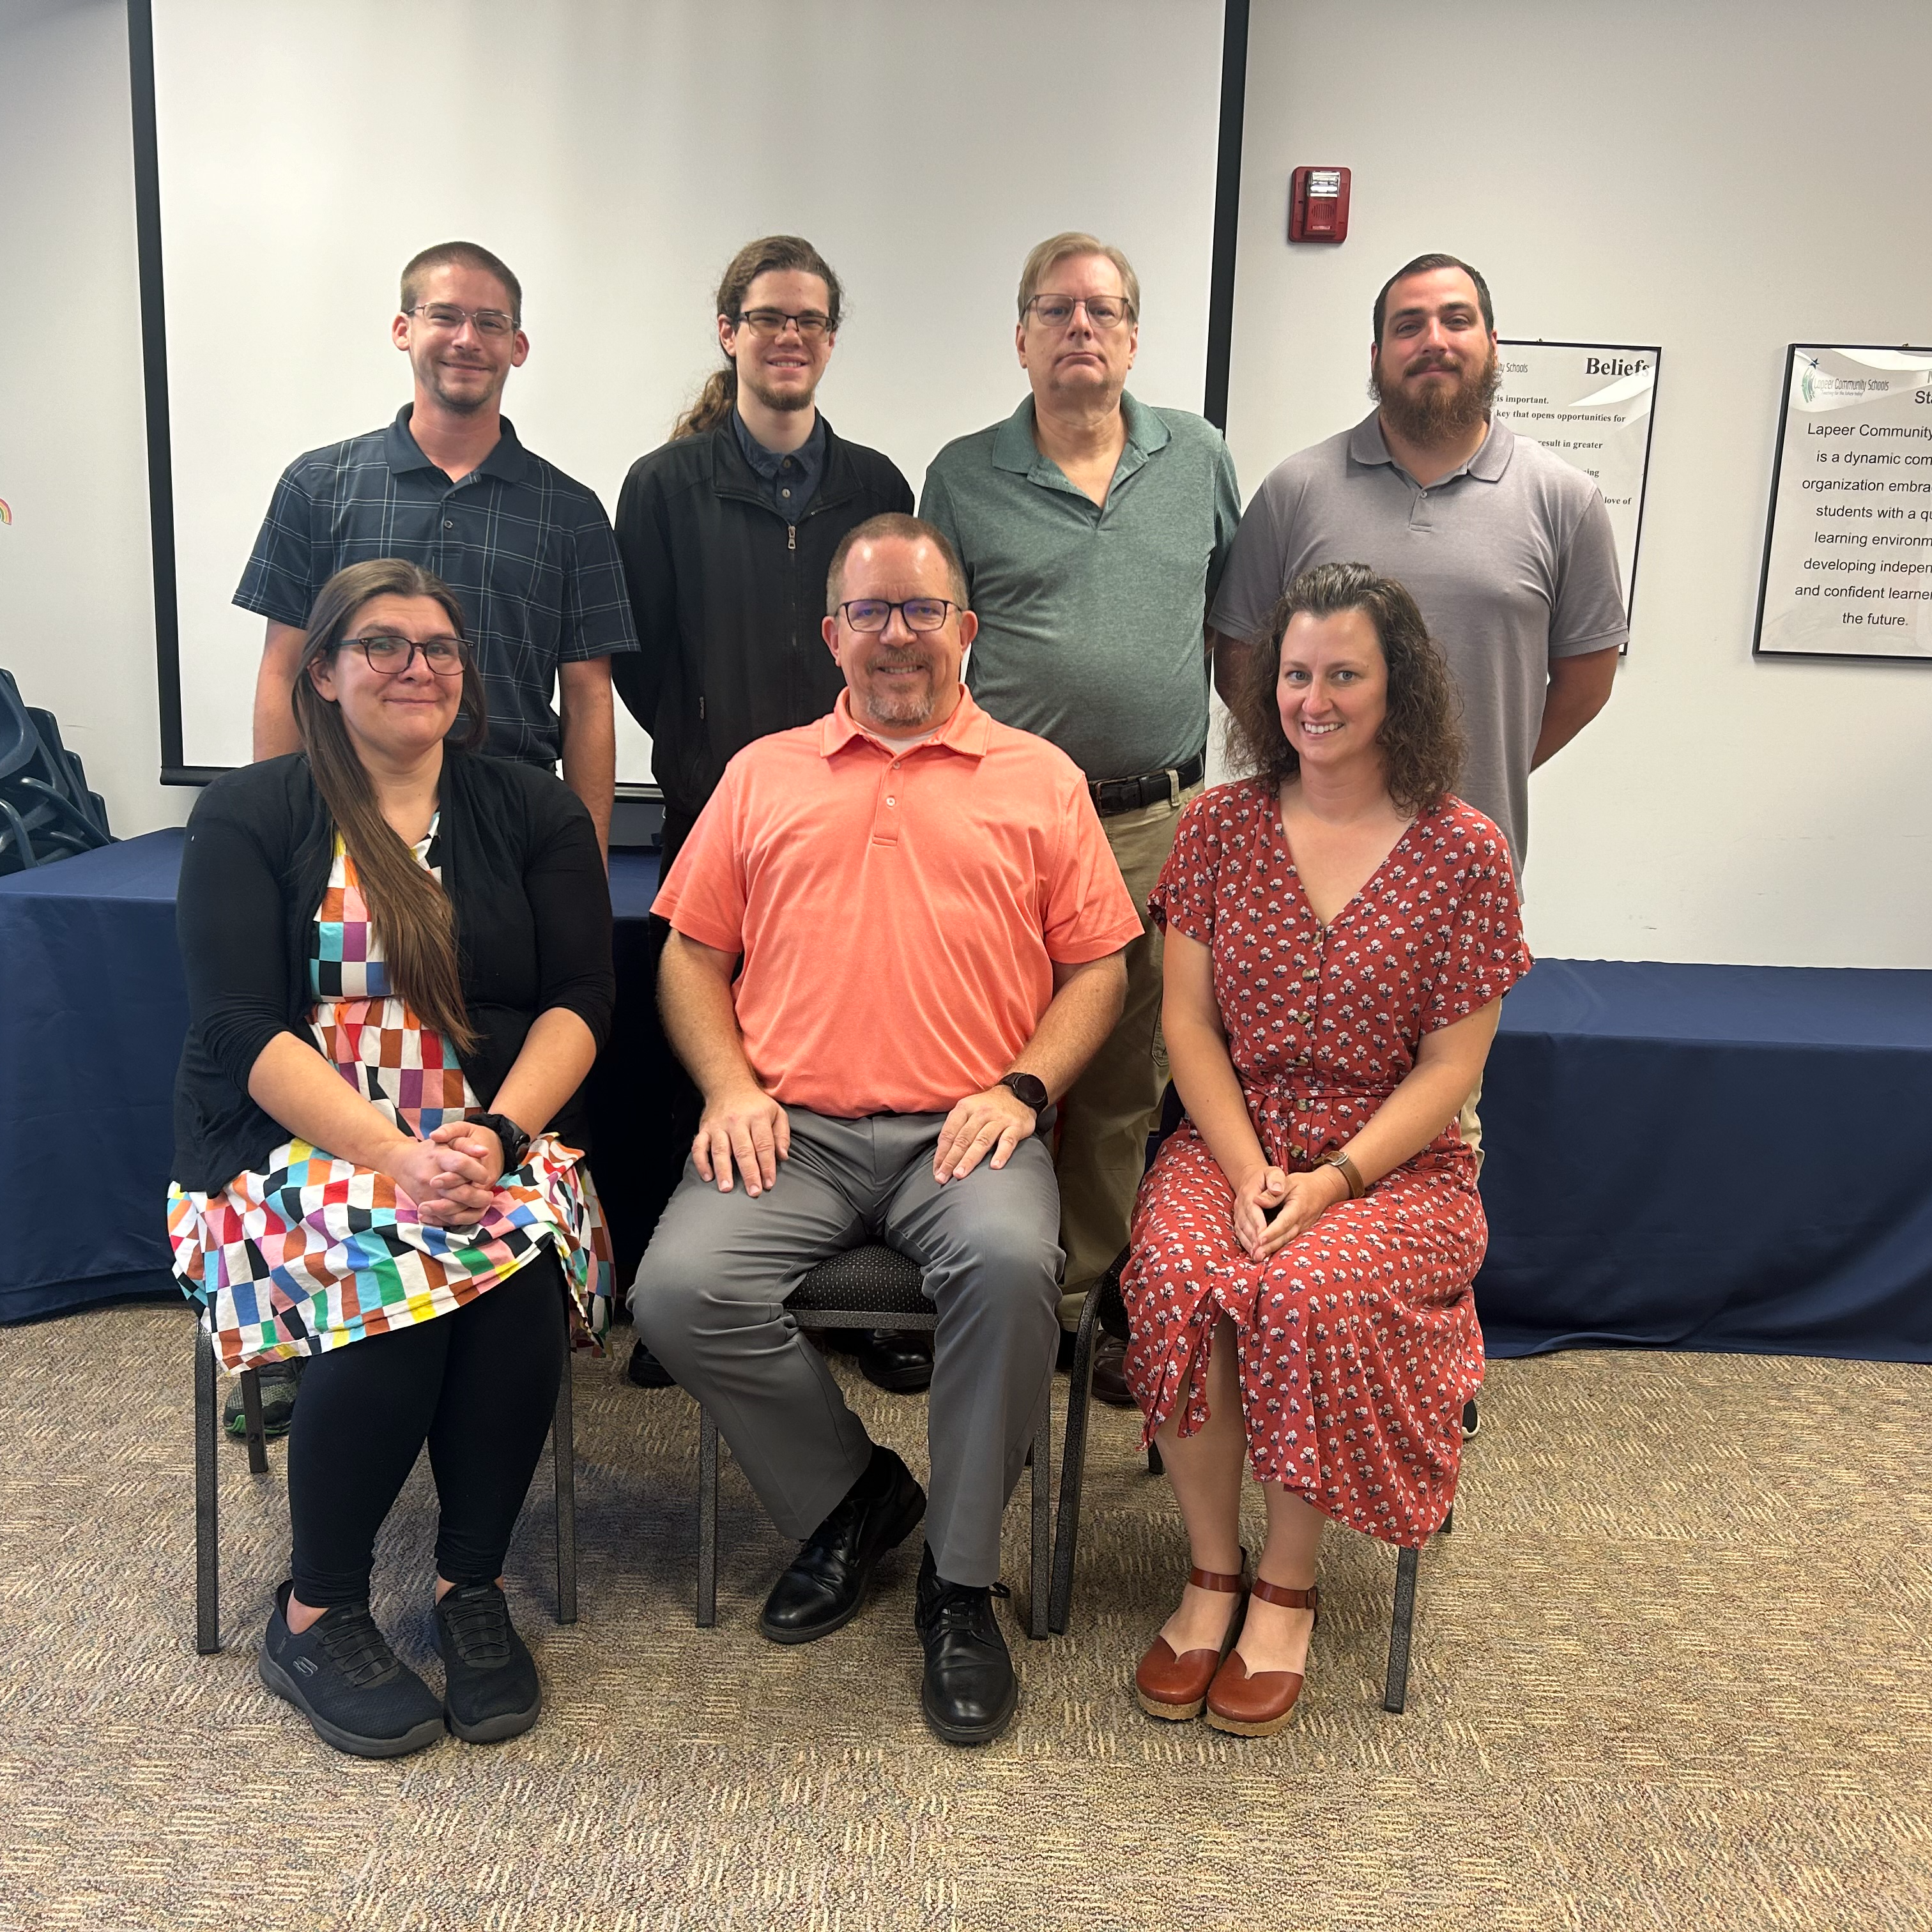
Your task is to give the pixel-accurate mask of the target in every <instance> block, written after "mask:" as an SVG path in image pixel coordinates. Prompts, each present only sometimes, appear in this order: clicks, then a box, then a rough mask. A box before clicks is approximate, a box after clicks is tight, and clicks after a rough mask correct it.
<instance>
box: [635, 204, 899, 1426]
mask: <svg viewBox="0 0 1932 1932" xmlns="http://www.w3.org/2000/svg"><path fill="white" fill-rule="evenodd" d="M842 302H843V291H842V290H841V288H840V287H839V284H838V277H837V276H836V275H835V274H833V272H832V267H831V265H830V263H828V262H827V261H826V260H825V258H824V257H823V256H822V255H821V254H819V252H818V251H817V249H816V248H814V247H813V246H812V245H811V243H810V242H807V241H805V240H804V239H802V237H801V236H796V235H769V236H765V237H763V239H760V240H759V241H756V242H749V243H747V244H746V245H745V247H744V248H741V249H739V251H738V252H737V254H736V255H735V256H733V257H732V259H731V263H730V266H729V267H728V268H727V269H726V270H725V271H724V279H723V281H721V282H720V283H719V284H718V301H717V310H716V313H717V317H718V347H719V348H720V349H721V350H722V351H723V352H724V368H721V369H720V370H718V371H715V373H714V374H712V376H711V377H710V378H709V380H708V381H707V382H706V384H705V386H704V388H703V390H702V392H700V395H699V396H698V398H697V401H696V402H695V403H694V404H692V405H691V408H690V409H689V410H687V411H686V412H685V414H684V415H683V416H680V417H679V419H678V421H677V422H676V426H675V427H674V428H673V429H672V431H671V434H670V441H669V442H668V443H664V444H663V445H662V446H661V447H660V448H658V449H654V450H652V452H650V453H649V455H646V456H640V458H638V459H637V461H636V462H635V463H633V464H632V465H631V473H630V475H628V476H627V477H626V478H625V480H624V489H623V493H622V496H620V497H619V499H618V504H617V518H616V531H617V547H618V550H619V553H621V555H622V557H623V560H624V575H625V580H626V582H627V583H628V586H629V588H630V595H631V611H632V613H633V615H634V616H635V618H636V620H637V637H638V643H639V649H638V650H637V653H636V655H626V656H625V657H622V658H613V660H612V674H613V681H614V682H615V683H616V688H617V693H618V695H619V697H622V699H623V700H624V703H625V705H626V706H628V709H629V710H630V713H631V716H632V717H634V718H636V720H637V722H638V723H639V724H641V725H642V726H643V727H644V729H645V730H646V731H648V732H649V733H650V735H651V771H652V775H653V776H654V777H655V778H656V780H657V781H658V786H659V787H660V788H661V790H662V791H663V793H664V856H663V869H664V871H666V872H668V871H670V865H671V861H672V860H673V859H675V858H676V856H677V850H678V847H679V846H680V845H682V844H683V842H684V841H685V836H686V835H687V834H688V832H690V830H691V826H693V825H694V823H696V822H697V814H699V813H700V811H703V809H704V805H705V802H706V799H709V797H710V796H711V793H712V788H713V787H715V785H716V784H717V783H718V779H719V778H720V777H721V776H722V775H723V773H724V766H725V765H726V763H727V762H728V760H730V757H731V756H732V754H733V753H734V752H736V751H739V750H740V749H742V748H743V747H744V746H745V745H748V744H749V743H750V742H751V740H752V739H754V738H762V737H763V736H766V734H767V733H770V732H773V731H786V730H791V729H792V728H793V727H794V726H796V725H799V724H810V723H811V721H812V720H813V719H814V718H820V717H823V715H825V713H826V712H828V711H829V710H830V709H832V705H833V703H835V701H836V700H837V698H838V694H839V692H840V691H842V690H843V689H844V677H843V676H842V675H841V673H840V671H839V669H838V665H837V664H835V662H834V661H832V655H831V653H830V652H828V651H827V650H826V648H825V643H824V639H823V636H822V635H821V634H820V624H821V622H823V619H824V616H825V580H826V573H827V571H828V570H829V568H830V566H831V562H832V552H833V551H834V550H836V549H837V548H838V544H839V540H840V539H841V538H842V537H843V536H844V535H845V533H846V532H847V531H848V530H850V529H854V528H856V526H858V525H859V524H860V523H863V522H865V520H866V519H867V518H868V517H875V516H877V515H879V514H881V513H882V512H883V511H899V512H900V513H901V514H909V513H910V511H911V509H912V506H913V497H912V490H911V489H910V487H909V486H908V485H907V482H906V480H905V478H904V477H903V476H902V475H900V474H899V472H898V468H897V467H896V466H895V464H894V463H892V460H891V458H889V457H886V456H883V455H880V453H879V452H878V451H877V450H875V449H865V448H864V447H863V446H862V445H860V444H858V443H847V442H845V441H844V440H843V439H842V438H841V437H838V436H837V435H835V434H834V433H833V431H832V425H830V424H829V422H826V420H825V419H824V417H823V416H822V415H820V413H819V410H818V407H817V393H818V385H819V382H820V378H821V377H823V375H824V374H825V368H826V364H827V363H828V362H829V361H830V360H831V359H832V345H833V343H834V342H835V340H836V338H837V336H838V322H839V314H840V310H841V306H842ZM660 927H661V922H660V921H657V920H653V921H652V928H653V938H654V939H655V941H656V944H654V945H653V947H652V958H653V959H655V957H656V955H657V952H658V948H659V947H661V944H662V941H663V937H664V935H663V932H662V931H661V930H659V928H660ZM650 1024H652V1025H653V1026H655V1024H656V1022H655V1009H653V1017H652V1021H651V1022H650ZM658 1050H659V1052H661V1055H662V1064H663V1068H664V1079H663V1082H661V1085H660V1087H659V1088H658V1091H661V1092H664V1093H665V1094H671V1095H673V1096H674V1098H673V1103H672V1104H671V1105H670V1106H668V1107H667V1108H666V1109H664V1113H663V1117H662V1118H661V1121H654V1122H652V1124H650V1127H649V1129H647V1130H646V1146H645V1148H643V1149H642V1150H640V1151H641V1152H643V1156H644V1165H643V1170H642V1173H641V1175H640V1179H641V1181H642V1184H643V1190H644V1191H645V1193H646V1194H647V1195H649V1196H651V1197H652V1199H649V1200H648V1201H647V1202H645V1203H643V1206H644V1208H645V1209H646V1211H647V1212H649V1213H652V1214H655V1211H656V1210H657V1209H658V1208H661V1206H662V1205H663V1204H664V1202H665V1201H667V1200H668V1199H670V1194H671V1191H672V1190H673V1188H674V1187H676V1185H677V1182H678V1178H679V1175H681V1174H682V1172H683V1168H684V1162H685V1156H686V1154H688V1152H689V1151H690V1146H691V1135H692V1133H693V1132H694V1130H695V1128H696V1127H697V1112H698V1109H697V1095H696V1092H695V1091H694V1089H693V1088H691V1084H690V1082H689V1081H688V1079H686V1078H685V1075H684V1073H683V1071H682V1069H681V1068H680V1067H679V1065H678V1063H677V1061H676V1058H675V1056H673V1055H672V1053H671V1052H670V1049H669V1048H668V1047H667V1046H663V1044H662V1042H661V1036H660V1039H659V1043H658ZM924 1340H925V1338H923V1337H901V1336H894V1335H891V1334H886V1333H885V1332H884V1331H881V1332H880V1334H877V1335H874V1337H871V1339H870V1343H869V1345H868V1346H866V1347H865V1348H864V1349H862V1350H861V1351H860V1353H859V1359H860V1363H861V1365H862V1367H863V1368H864V1369H865V1373H867V1374H868V1376H870V1377H871V1379H872V1380H874V1382H878V1383H879V1384H880V1386H881V1387H883V1388H895V1389H915V1388H924V1387H925V1386H926V1381H927V1379H928V1378H929V1376H930V1373H931V1367H932V1357H931V1352H930V1349H929V1347H926V1346H920V1345H921V1344H922V1343H923V1342H924ZM631 1379H633V1380H634V1381H636V1382H640V1383H642V1384H643V1385H644V1386H646V1387H653V1386H660V1385H662V1384H663V1383H664V1382H668V1381H669V1380H670V1378H669V1377H668V1376H665V1375H664V1373H663V1372H662V1370H660V1369H658V1367H657V1365H656V1364H655V1361H653V1360H652V1358H651V1357H650V1356H649V1354H648V1352H646V1350H645V1349H644V1348H643V1344H642V1343H639V1345H638V1347H637V1354H636V1355H634V1356H633V1358H632V1360H631Z"/></svg>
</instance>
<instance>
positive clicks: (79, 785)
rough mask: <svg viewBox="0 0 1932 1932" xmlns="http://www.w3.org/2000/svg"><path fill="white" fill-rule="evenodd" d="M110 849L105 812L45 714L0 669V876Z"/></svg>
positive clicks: (10, 675) (49, 714)
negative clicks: (103, 847)
mask: <svg viewBox="0 0 1932 1932" xmlns="http://www.w3.org/2000/svg"><path fill="white" fill-rule="evenodd" d="M109 844H113V833H112V832H110V831H109V829H107V805H106V803H105V802H104V800H103V799H102V798H101V794H100V793H98V792H94V791H89V790H88V788H87V772H86V769H85V768H84V767H83V766H82V764H81V762H80V758H79V757H78V756H77V754H75V753H74V752H72V751H69V750H68V748H67V747H66V746H65V745H63V744H62V742H61V735H60V727H59V726H58V724H55V721H54V715H53V713H52V712H51V711H34V710H30V709H28V706H27V705H26V703H25V702H24V701H23V699H22V697H21V696H20V686H19V685H17V684H16V683H15V682H13V673H12V672H11V671H9V670H0V874H5V873H7V872H19V871H26V869H27V868H28V867H29V866H31V865H45V864H46V862H48V861H49V859H65V858H66V857H68V856H69V854H70V853H75V852H91V851H92V850H95V847H97V846H101V845H109Z"/></svg>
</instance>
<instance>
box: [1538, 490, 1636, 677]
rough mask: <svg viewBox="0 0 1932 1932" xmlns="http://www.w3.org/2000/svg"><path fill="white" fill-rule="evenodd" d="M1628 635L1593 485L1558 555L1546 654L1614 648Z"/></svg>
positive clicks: (1611, 540) (1603, 513) (1612, 547)
mask: <svg viewBox="0 0 1932 1932" xmlns="http://www.w3.org/2000/svg"><path fill="white" fill-rule="evenodd" d="M1629 635H1630V628H1629V624H1628V619H1627V618H1626V616H1625V607H1624V592H1623V585H1622V581H1621V580H1620V579H1619V576H1618V574H1617V544H1616V536H1615V535H1614V534H1613V532H1612V530H1611V529H1610V511H1608V510H1607V509H1606V508H1604V499H1603V496H1602V495H1601V493H1600V492H1599V491H1598V490H1592V491H1591V493H1590V501H1589V507H1588V508H1586V510H1585V511H1584V512H1583V517H1582V519H1581V520H1580V521H1579V523H1577V527H1576V529H1575V530H1574V532H1572V533H1571V538H1570V541H1568V543H1567V544H1565V545H1564V546H1563V547H1562V550H1561V552H1560V553H1559V556H1558V559H1557V566H1556V607H1555V608H1554V610H1552V612H1551V613H1550V655H1551V656H1552V657H1553V658H1575V657H1582V656H1583V655H1585V654H1586V653H1587V652H1591V651H1607V650H1610V649H1618V648H1621V647H1622V644H1623V643H1624V641H1625V639H1626V638H1628V636H1629Z"/></svg>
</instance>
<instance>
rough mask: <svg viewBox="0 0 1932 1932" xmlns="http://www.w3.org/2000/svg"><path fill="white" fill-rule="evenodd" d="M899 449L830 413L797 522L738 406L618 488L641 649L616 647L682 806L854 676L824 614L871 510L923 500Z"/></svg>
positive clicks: (823, 704)
mask: <svg viewBox="0 0 1932 1932" xmlns="http://www.w3.org/2000/svg"><path fill="white" fill-rule="evenodd" d="M912 506H913V498H912V490H911V489H910V487H909V486H908V485H907V482H906V480H905V478H904V477H903V476H901V475H900V474H899V472H898V468H897V466H895V464H894V463H892V460H891V458H889V457H885V456H882V455H880V454H879V452H877V450H875V449H866V448H865V447H864V446H863V445H862V444H859V443H847V442H845V441H844V440H842V439H841V437H838V436H837V435H835V434H834V433H833V431H832V425H830V424H829V422H828V423H826V425H825V476H824V480H823V481H822V482H821V483H820V484H819V486H818V493H817V495H816V496H814V497H813V498H812V499H811V502H810V503H809V504H808V505H807V506H806V508H805V514H804V515H803V516H802V517H800V518H799V521H798V522H797V523H796V525H793V524H791V523H787V522H786V520H785V519H784V517H782V516H781V514H779V513H778V511H776V510H775V509H774V508H772V504H771V502H770V499H769V498H768V497H767V496H766V494H765V493H764V490H763V487H762V486H761V485H760V482H759V481H758V478H757V473H756V472H754V470H753V469H752V468H751V465H750V464H749V463H747V462H746V461H745V453H744V452H743V451H742V449H739V446H738V438H737V434H736V431H734V430H733V428H732V426H731V423H730V419H728V418H727V419H726V420H725V421H724V422H722V423H721V424H720V425H718V427H717V428H715V429H713V430H710V431H706V432H705V433H704V434H702V435H699V436H691V437H679V439H678V440H676V441H675V442H673V443H665V444H664V445H663V446H662V447H661V448H660V449H654V450H652V452H650V454H649V455H648V456H640V457H639V458H638V459H637V461H636V462H635V463H633V464H632V465H631V473H630V475H628V476H627V477H626V478H625V479H624V490H623V493H622V496H619V499H617V515H616V531H617V548H618V550H619V552H620V553H621V554H622V557H623V559H624V577H625V582H626V583H628V585H629V586H630V592H631V611H632V613H634V616H635V617H636V619H637V643H638V646H639V647H638V649H637V652H635V654H634V655H633V654H631V653H630V652H625V653H623V654H622V655H619V656H616V657H613V658H612V659H611V660H610V676H611V679H612V681H613V682H614V683H615V685H616V687H617V692H618V694H619V696H620V697H622V699H623V700H624V703H625V706H627V707H628V709H629V711H630V713H631V716H632V717H633V718H635V719H636V720H637V722H638V723H639V724H641V725H642V726H643V727H644V729H645V730H646V731H648V732H649V733H650V734H651V770H652V775H654V776H655V778H656V779H657V781H658V787H659V789H660V790H661V791H662V792H663V793H664V802H665V805H666V806H667V808H668V810H669V811H671V812H673V813H675V814H677V815H678V817H680V818H682V819H683V820H685V821H687V822H688V820H691V819H694V818H695V817H697V814H698V813H699V812H700V811H703V808H704V805H705V801H706V799H709V797H710V796H711V793H712V790H713V789H714V788H715V786H716V785H717V783H718V779H719V778H721V776H722V775H724V767H725V765H726V764H727V763H728V762H729V760H730V758H731V757H732V754H733V753H734V752H736V751H740V750H742V748H744V747H745V745H748V744H749V743H750V742H751V740H752V739H754V738H762V737H763V736H766V733H769V732H772V731H787V730H790V729H791V728H792V727H793V726H794V725H798V724H810V723H811V721H812V720H813V719H814V718H822V717H823V716H824V715H825V714H826V712H828V711H829V710H830V709H832V705H833V704H834V703H835V702H836V701H837V699H838V694H839V692H840V691H842V690H844V688H845V680H844V677H843V676H842V675H841V673H840V671H839V669H838V664H836V663H835V661H834V660H833V658H832V653H831V652H829V650H827V649H826V647H825V639H824V637H823V635H822V634H820V630H819V625H820V622H821V621H822V619H823V617H824V616H825V579H826V573H827V572H828V571H829V569H830V568H831V565H832V552H833V551H834V550H836V549H837V548H838V540H839V539H840V538H841V537H842V536H844V534H845V532H847V530H849V529H853V527H854V526H856V525H857V524H859V523H863V522H864V521H865V519H866V518H867V517H875V516H877V515H879V514H881V513H882V512H883V511H888V510H895V511H900V512H901V513H904V514H910V512H911V510H912Z"/></svg>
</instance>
